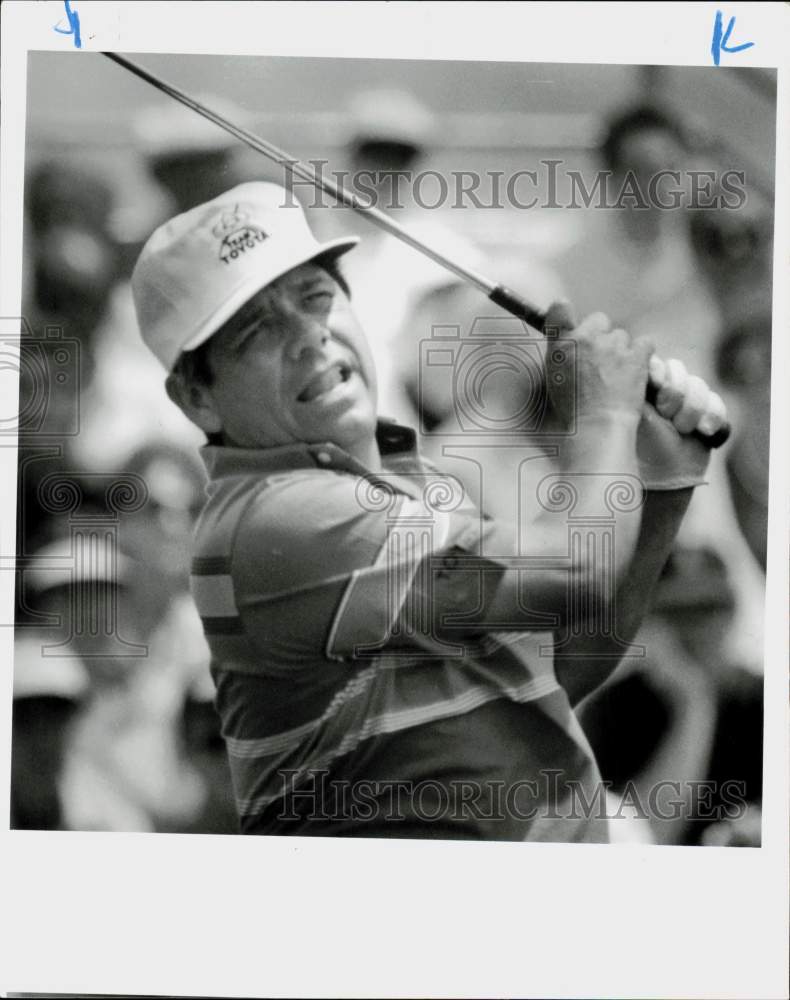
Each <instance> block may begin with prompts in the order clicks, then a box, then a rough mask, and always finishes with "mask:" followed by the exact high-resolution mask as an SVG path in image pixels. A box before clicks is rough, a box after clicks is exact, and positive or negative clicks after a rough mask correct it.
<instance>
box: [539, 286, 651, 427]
mask: <svg viewBox="0 0 790 1000" xmlns="http://www.w3.org/2000/svg"><path fill="white" fill-rule="evenodd" d="M544 328H545V330H546V334H547V342H546V377H547V391H548V394H549V400H550V402H551V405H552V408H553V409H554V410H555V411H556V413H557V414H558V415H559V416H560V417H561V419H562V420H563V421H564V422H565V424H566V425H567V426H569V425H570V424H572V423H573V422H574V420H575V422H577V423H579V422H582V421H584V420H588V419H590V418H594V417H599V416H607V415H609V416H611V415H617V416H618V417H619V418H623V419H633V420H634V421H636V420H638V418H639V415H640V413H641V412H642V406H643V405H644V401H645V389H646V387H647V375H648V361H649V359H650V355H651V354H652V353H653V345H652V344H651V342H650V341H649V340H648V339H647V338H645V337H637V338H636V339H632V338H631V336H630V335H629V334H628V333H626V331H625V330H622V329H619V328H616V329H612V324H611V322H610V321H609V319H608V317H607V316H605V315H604V314H603V313H593V315H592V316H588V317H587V319H585V320H584V321H583V322H582V323H580V324H579V325H578V326H574V322H573V316H572V314H571V312H570V309H569V307H568V306H567V305H566V304H565V303H562V302H558V303H555V304H554V305H552V306H551V308H550V309H549V311H548V313H547V316H546V323H545V327H544Z"/></svg>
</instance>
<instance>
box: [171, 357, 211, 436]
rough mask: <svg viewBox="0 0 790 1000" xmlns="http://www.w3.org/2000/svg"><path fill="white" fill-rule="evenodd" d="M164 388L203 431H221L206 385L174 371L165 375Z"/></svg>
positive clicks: (209, 390) (180, 408)
mask: <svg viewBox="0 0 790 1000" xmlns="http://www.w3.org/2000/svg"><path fill="white" fill-rule="evenodd" d="M165 389H166V390H167V394H168V396H169V397H170V399H171V400H172V401H173V402H174V403H175V404H176V406H177V407H178V408H179V410H181V411H182V413H184V414H186V416H187V417H188V418H189V419H190V420H191V421H192V423H193V424H197V426H198V427H199V428H200V429H201V430H202V431H203V432H204V433H206V434H219V433H220V432H221V431H222V421H221V419H220V416H219V413H218V412H217V408H216V404H215V402H214V397H213V396H212V393H211V389H210V388H209V387H208V386H206V385H203V384H202V383H200V382H195V381H193V380H188V379H186V378H184V376H183V374H182V373H181V372H177V371H176V372H171V373H170V374H169V375H168V376H167V381H166V382H165Z"/></svg>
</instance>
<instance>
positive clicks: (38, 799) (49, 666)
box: [11, 629, 89, 830]
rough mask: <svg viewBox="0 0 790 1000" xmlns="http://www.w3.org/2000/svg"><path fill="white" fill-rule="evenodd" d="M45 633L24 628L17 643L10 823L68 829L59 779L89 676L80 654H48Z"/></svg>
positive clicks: (24, 827)
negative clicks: (61, 656) (72, 657)
mask: <svg viewBox="0 0 790 1000" xmlns="http://www.w3.org/2000/svg"><path fill="white" fill-rule="evenodd" d="M45 641H46V639H45V632H43V631H42V630H36V629H24V630H21V631H19V632H17V636H16V639H15V643H14V705H13V715H12V743H11V748H12V749H11V828H12V829H15V830H61V829H64V820H63V802H62V797H61V779H62V775H63V764H64V760H65V756H66V750H67V746H68V741H69V738H70V735H71V732H72V727H73V723H74V718H75V716H76V714H77V712H78V711H79V706H80V705H81V703H82V701H83V699H84V698H85V696H86V693H87V690H88V686H89V681H88V674H87V671H86V670H85V668H84V666H83V665H82V663H81V662H80V661H79V660H76V659H62V658H52V657H49V658H48V657H47V656H46V655H45V653H44V648H43V647H44V643H45Z"/></svg>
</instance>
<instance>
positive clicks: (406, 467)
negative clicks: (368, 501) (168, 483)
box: [201, 420, 421, 480]
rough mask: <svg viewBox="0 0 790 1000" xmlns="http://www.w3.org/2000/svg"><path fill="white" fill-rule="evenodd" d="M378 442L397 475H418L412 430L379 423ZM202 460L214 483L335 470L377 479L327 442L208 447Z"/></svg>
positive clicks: (387, 422)
mask: <svg viewBox="0 0 790 1000" xmlns="http://www.w3.org/2000/svg"><path fill="white" fill-rule="evenodd" d="M376 441H377V443H378V446H379V451H380V452H381V457H382V459H383V460H384V464H385V466H386V467H387V468H388V469H391V470H393V471H403V472H407V471H412V472H414V471H417V470H418V469H420V468H421V463H420V459H419V454H418V452H417V435H416V433H415V432H414V431H413V430H412V428H411V427H405V426H404V425H402V424H397V423H395V422H394V421H391V420H379V421H378V424H377V426H376ZM201 456H202V458H203V461H204V463H205V465H206V468H207V470H208V474H209V477H210V478H211V479H212V480H217V479H224V478H225V477H227V476H240V475H241V476H243V475H248V474H250V473H256V474H258V475H271V474H274V473H278V472H290V471H293V470H296V469H309V468H319V469H332V470H335V471H342V472H352V473H354V474H355V475H358V476H373V477H375V473H373V472H371V470H370V469H368V468H367V467H366V466H365V465H363V464H362V463H361V462H359V461H357V459H355V458H353V457H352V456H351V455H349V453H348V452H347V451H345V450H344V449H343V448H340V447H338V446H337V445H336V444H332V442H331V441H326V442H323V443H320V444H287V445H280V446H278V447H276V448H226V447H224V446H218V445H205V446H204V447H203V448H201Z"/></svg>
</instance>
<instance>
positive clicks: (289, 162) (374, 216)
mask: <svg viewBox="0 0 790 1000" xmlns="http://www.w3.org/2000/svg"><path fill="white" fill-rule="evenodd" d="M102 55H104V56H106V57H107V58H108V59H111V60H112V61H113V62H114V63H117V64H118V65H119V66H122V67H123V68H124V69H127V70H128V71H129V72H130V73H133V74H134V75H135V76H137V77H139V78H140V79H141V80H145V82H146V83H149V84H151V86H152V87H155V88H156V89H157V90H159V91H161V92H162V93H164V94H167V95H168V96H170V97H172V98H173V99H174V100H176V101H179V102H180V103H181V104H183V105H185V106H186V107H188V108H191V109H192V110H193V111H195V112H196V113H197V114H199V115H202V116H203V117H204V118H207V119H208V120H209V121H211V122H213V123H214V124H215V125H217V126H218V127H219V128H222V129H224V130H225V131H226V132H229V133H230V134H231V135H232V136H234V137H235V138H236V139H238V140H239V141H240V142H243V143H245V144H246V145H247V146H250V147H251V148H252V149H254V150H256V152H258V153H261V154H262V155H263V156H265V157H267V158H268V159H269V160H271V161H272V162H274V163H277V164H279V165H280V166H282V167H283V168H284V169H285V170H288V171H290V172H291V173H292V174H293V175H294V176H296V177H300V178H301V179H302V180H305V181H307V182H308V183H310V184H313V185H314V186H315V187H317V188H319V189H320V190H322V191H325V192H326V193H327V194H329V195H331V196H332V197H333V198H336V199H337V201H339V202H340V203H341V204H343V205H346V206H347V207H348V208H351V209H353V210H354V211H355V212H358V213H359V214H360V215H362V216H364V217H365V218H367V219H369V220H370V221H371V222H372V223H374V224H375V225H376V226H378V227H379V228H380V229H383V230H384V231H385V232H388V233H390V235H392V236H395V237H396V238H397V239H399V240H401V241H402V242H404V243H407V244H408V245H409V246H410V247H413V248H414V249H415V250H417V251H419V252H420V253H422V254H424V255H425V256H426V257H429V258H430V259H431V260H432V261H434V262H435V263H436V264H439V265H440V266H441V267H444V268H446V269H447V270H448V271H450V272H452V273H453V274H454V275H456V277H458V278H461V279H462V280H463V281H466V282H468V283H469V284H471V285H474V287H475V288H478V289H479V290H480V291H481V292H483V294H484V295H487V296H488V298H489V299H490V300H491V301H492V302H493V303H494V304H495V305H498V306H500V307H501V308H502V309H504V310H505V311H506V312H509V313H510V314H511V315H513V316H516V317H518V319H521V320H524V322H526V323H528V324H529V325H530V326H531V327H533V328H534V329H536V330H538V331H540V332H541V333H542V332H543V328H544V324H545V320H546V314H545V313H544V312H541V310H539V309H537V308H536V307H535V306H533V305H532V304H531V303H530V302H528V301H527V300H526V299H524V298H523V297H522V296H520V295H518V294H517V293H516V292H514V291H512V289H510V288H507V287H506V286H505V285H502V284H499V283H498V282H496V281H492V280H491V279H490V278H487V277H486V276H485V275H483V274H480V272H479V271H475V270H473V269H472V268H469V267H465V266H464V265H463V264H460V263H459V262H458V261H455V260H452V259H451V258H449V257H447V256H446V255H445V254H443V253H441V252H440V251H439V250H436V249H435V248H434V247H431V246H429V245H428V244H427V243H425V242H424V241H423V240H420V239H418V238H417V237H416V236H414V235H413V233H410V232H409V231H408V230H407V229H405V228H404V227H403V226H401V225H400V223H398V222H396V221H395V220H394V219H392V218H390V216H388V215H386V214H385V213H384V212H382V211H381V210H380V209H378V208H376V207H375V206H374V205H372V204H371V203H370V202H369V201H366V200H365V199H364V198H360V197H359V195H357V194H355V193H354V192H353V191H349V190H348V189H347V188H345V187H343V186H342V185H341V184H336V183H335V182H334V181H332V180H330V179H329V178H327V177H324V175H323V174H320V173H318V172H317V171H315V170H314V169H313V168H312V167H311V166H309V165H308V164H305V163H302V162H300V161H299V160H297V159H295V158H294V157H293V156H290V155H289V154H288V153H287V152H285V150H283V149H280V148H279V147H278V146H275V145H274V144H273V143H271V142H267V141H266V140H265V139H262V138H261V137H260V136H257V135H255V134H254V133H253V132H249V131H248V130H247V129H245V128H242V127H241V126H239V125H235V124H234V123H233V122H230V121H228V120H227V119H226V118H224V117H223V116H222V115H220V114H218V113H217V112H216V111H212V110H211V108H207V107H206V106H205V105H204V104H202V103H201V102H200V101H197V100H195V98H194V97H190V96H189V94H186V93H184V91H182V90H179V89H178V87H174V86H173V85H172V84H171V83H167V82H166V81H165V80H162V79H161V78H160V77H158V76H156V75H155V74H153V73H150V72H149V71H148V70H147V69H144V68H143V67H142V66H140V65H138V64H137V63H135V62H132V60H131V59H126V58H125V57H124V56H120V55H118V54H117V53H116V52H103V53H102ZM656 392H657V390H656V387H655V386H653V385H652V384H651V383H648V387H647V400H648V402H650V403H655V397H656ZM692 433H693V434H694V435H695V436H697V437H699V438H700V439H701V440H703V441H704V442H705V444H706V445H707V446H708V447H711V448H718V447H719V446H720V445H722V444H724V442H725V441H726V440H727V439H728V438H729V436H730V427H729V424H727V425H725V426H724V427H722V428H720V429H719V430H718V431H717V432H716V433H715V434H713V435H704V434H701V433H700V432H699V431H693V432H692Z"/></svg>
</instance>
